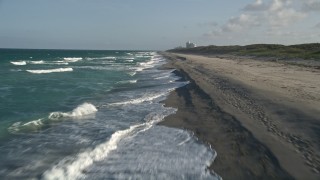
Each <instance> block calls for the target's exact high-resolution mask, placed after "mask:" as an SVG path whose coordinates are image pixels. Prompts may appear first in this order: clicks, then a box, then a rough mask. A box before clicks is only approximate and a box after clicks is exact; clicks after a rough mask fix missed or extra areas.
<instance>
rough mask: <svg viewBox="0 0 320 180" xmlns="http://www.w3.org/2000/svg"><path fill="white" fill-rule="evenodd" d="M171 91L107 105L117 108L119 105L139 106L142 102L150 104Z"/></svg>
mask: <svg viewBox="0 0 320 180" xmlns="http://www.w3.org/2000/svg"><path fill="white" fill-rule="evenodd" d="M173 90H174V89H169V90H168V91H166V92H161V93H158V94H146V95H144V96H142V97H140V98H136V99H131V100H129V101H123V102H117V103H111V104H109V105H111V106H119V105H131V104H140V103H143V102H152V101H153V100H155V99H158V98H160V97H163V96H166V95H167V94H168V93H170V92H171V91H173Z"/></svg>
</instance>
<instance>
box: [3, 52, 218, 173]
mask: <svg viewBox="0 0 320 180" xmlns="http://www.w3.org/2000/svg"><path fill="white" fill-rule="evenodd" d="M0 51H1V53H0V64H1V66H0V74H1V79H0V114H1V116H0V125H1V126H0V179H26V178H27V179H30V178H36V179H37V178H39V179H54V178H57V179H106V178H109V179H110V178H111V179H113V178H115V179H129V178H133V179H159V178H160V179H177V178H178V179H195V178H196V179H199V178H200V179H216V178H218V177H216V176H214V175H212V174H210V172H209V171H208V170H207V169H206V167H207V166H208V165H209V164H210V163H211V162H212V161H213V159H214V157H215V152H214V150H211V149H210V148H209V147H207V146H205V145H203V144H201V143H199V142H198V141H197V140H196V139H195V138H194V137H193V136H192V135H191V134H190V133H189V132H186V131H183V130H177V129H173V128H167V127H162V126H158V125H156V124H157V122H159V121H162V120H163V119H164V118H165V117H166V116H168V115H170V114H172V113H175V112H176V109H174V108H170V107H164V106H163V104H161V103H160V101H161V100H164V99H165V98H166V96H167V95H168V93H170V92H171V91H173V90H174V89H175V88H178V87H181V86H183V85H185V84H186V83H187V82H178V81H176V80H177V79H178V77H176V76H175V75H174V74H173V73H172V71H171V70H159V69H158V67H160V66H161V65H162V64H164V63H165V59H164V58H162V57H161V56H159V55H158V54H156V53H155V52H137V51H133V52H132V51H67V50H66V51H61V50H60V51H58V50H0Z"/></svg>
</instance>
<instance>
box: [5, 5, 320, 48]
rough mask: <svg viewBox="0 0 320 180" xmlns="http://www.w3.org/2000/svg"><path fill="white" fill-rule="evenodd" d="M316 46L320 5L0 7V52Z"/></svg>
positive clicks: (319, 21)
mask: <svg viewBox="0 0 320 180" xmlns="http://www.w3.org/2000/svg"><path fill="white" fill-rule="evenodd" d="M189 40H190V41H192V42H194V43H196V44H197V45H199V46H204V45H247V44H257V43H268V44H271V43H272V44H300V43H314V42H320V0H236V1H231V0H0V48H32V49H107V50H108V49H110V50H166V49H170V48H174V47H176V46H182V45H185V42H186V41H189Z"/></svg>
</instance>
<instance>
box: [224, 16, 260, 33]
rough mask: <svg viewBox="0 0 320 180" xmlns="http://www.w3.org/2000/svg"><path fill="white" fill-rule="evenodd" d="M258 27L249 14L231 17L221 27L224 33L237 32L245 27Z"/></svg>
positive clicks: (255, 20)
mask: <svg viewBox="0 0 320 180" xmlns="http://www.w3.org/2000/svg"><path fill="white" fill-rule="evenodd" d="M252 26H259V22H258V21H257V19H256V17H255V16H252V15H249V14H241V15H240V16H238V17H232V18H230V19H229V20H228V22H227V23H226V24H225V25H224V26H223V27H222V31H224V32H239V31H241V30H243V29H245V28H247V27H252Z"/></svg>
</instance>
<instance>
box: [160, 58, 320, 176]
mask: <svg viewBox="0 0 320 180" xmlns="http://www.w3.org/2000/svg"><path fill="white" fill-rule="evenodd" d="M162 55H163V56H164V57H166V58H167V59H168V63H167V64H166V65H164V68H168V69H176V70H175V73H176V75H178V76H180V77H182V79H183V80H188V81H190V84H188V85H186V86H184V87H181V88H179V89H177V90H176V91H174V92H172V93H171V94H170V95H169V96H168V98H167V99H166V100H165V101H164V102H165V104H166V106H170V107H175V108H178V112H177V113H176V114H174V115H171V116H169V117H167V118H165V120H164V121H163V122H161V123H159V124H160V125H164V126H169V127H175V128H180V129H186V130H190V131H192V132H194V135H195V136H196V137H198V138H199V139H200V140H201V141H202V142H204V143H208V144H209V145H211V146H212V147H213V149H215V150H216V152H217V157H216V159H215V161H214V162H213V163H212V164H211V166H210V167H209V169H210V170H212V171H214V172H215V173H217V174H218V175H220V176H221V177H222V178H223V179H302V178H304V179H318V178H319V173H318V172H317V171H318V168H319V167H318V164H317V162H318V161H317V160H318V159H317V157H318V154H317V152H316V150H317V149H318V147H317V144H311V143H313V142H317V139H316V138H314V139H313V141H311V140H309V139H307V138H306V139H304V138H302V137H303V136H299V135H300V133H301V132H297V133H296V132H294V128H292V129H290V128H291V127H290V126H292V124H290V123H288V122H287V119H286V118H295V119H293V120H301V119H304V118H305V119H312V118H314V117H313V116H311V117H309V115H310V114H305V112H309V111H310V112H311V111H313V110H314V109H306V111H303V112H302V111H301V112H296V111H295V112H294V113H293V114H294V115H291V116H290V115H288V113H291V110H292V109H291V108H292V106H291V105H292V104H294V103H291V104H290V102H289V103H287V102H286V99H285V97H283V98H282V97H281V98H279V97H280V96H279V97H278V96H277V95H275V93H269V94H268V95H267V98H266V97H264V96H263V95H265V94H264V93H265V92H263V91H261V90H259V89H257V88H254V87H252V86H248V85H247V84H244V83H243V82H241V81H239V80H237V79H236V78H230V76H226V75H225V74H223V73H217V72H213V70H215V68H216V67H214V68H212V69H210V70H212V72H211V71H208V69H206V68H207V67H204V66H203V64H199V57H198V56H193V55H183V54H179V55H176V54H171V53H162ZM197 58H198V59H197ZM205 58H209V57H205ZM211 59H212V58H211ZM225 61H228V60H225ZM262 63H264V62H262ZM209 65H210V64H208V67H209ZM219 68H224V67H222V66H221V67H219ZM230 72H232V70H230V69H229V70H228V74H231V77H232V75H233V73H234V71H233V73H230ZM240 75H241V73H240ZM268 97H272V98H279V99H281V100H282V103H278V102H276V103H275V102H274V101H271V100H270V98H268ZM279 102H280V101H279ZM295 105H296V104H295ZM312 105H313V104H308V106H306V108H307V107H309V106H312ZM272 106H274V107H273V108H271V107H272ZM276 108H277V109H281V110H282V111H283V112H286V113H287V114H283V115H281V114H280V115H279V114H277V113H275V112H273V111H274V110H275V109H276ZM317 112H318V111H317V109H316V110H315V113H317ZM311 115H316V114H311ZM295 116H298V117H295ZM315 120H316V121H314V122H313V123H317V122H318V121H317V120H318V119H315ZM277 121H281V123H278V122H277ZM274 122H276V123H274ZM285 125H288V126H285ZM307 125H308V124H307ZM316 125H318V124H316ZM283 127H286V129H285V131H287V132H289V133H287V132H284V130H283V129H282V128H283ZM288 127H290V128H288ZM316 127H318V126H316ZM297 134H298V135H297ZM303 135H308V133H305V134H303ZM281 136H282V137H281ZM311 138H312V137H311ZM286 141H288V142H286ZM290 141H291V143H290ZM298 142H300V145H299V144H298ZM295 144H298V145H297V146H295ZM306 144H307V145H306ZM311 145H312V146H311ZM311 148H312V151H311V150H309V149H311ZM296 149H299V150H300V151H301V152H297V151H296ZM301 155H302V156H305V155H306V156H305V158H301ZM310 157H311V158H313V160H314V161H310V160H309V159H311V158H310ZM306 162H307V163H309V164H307V163H306ZM294 171H296V172H294Z"/></svg>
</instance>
